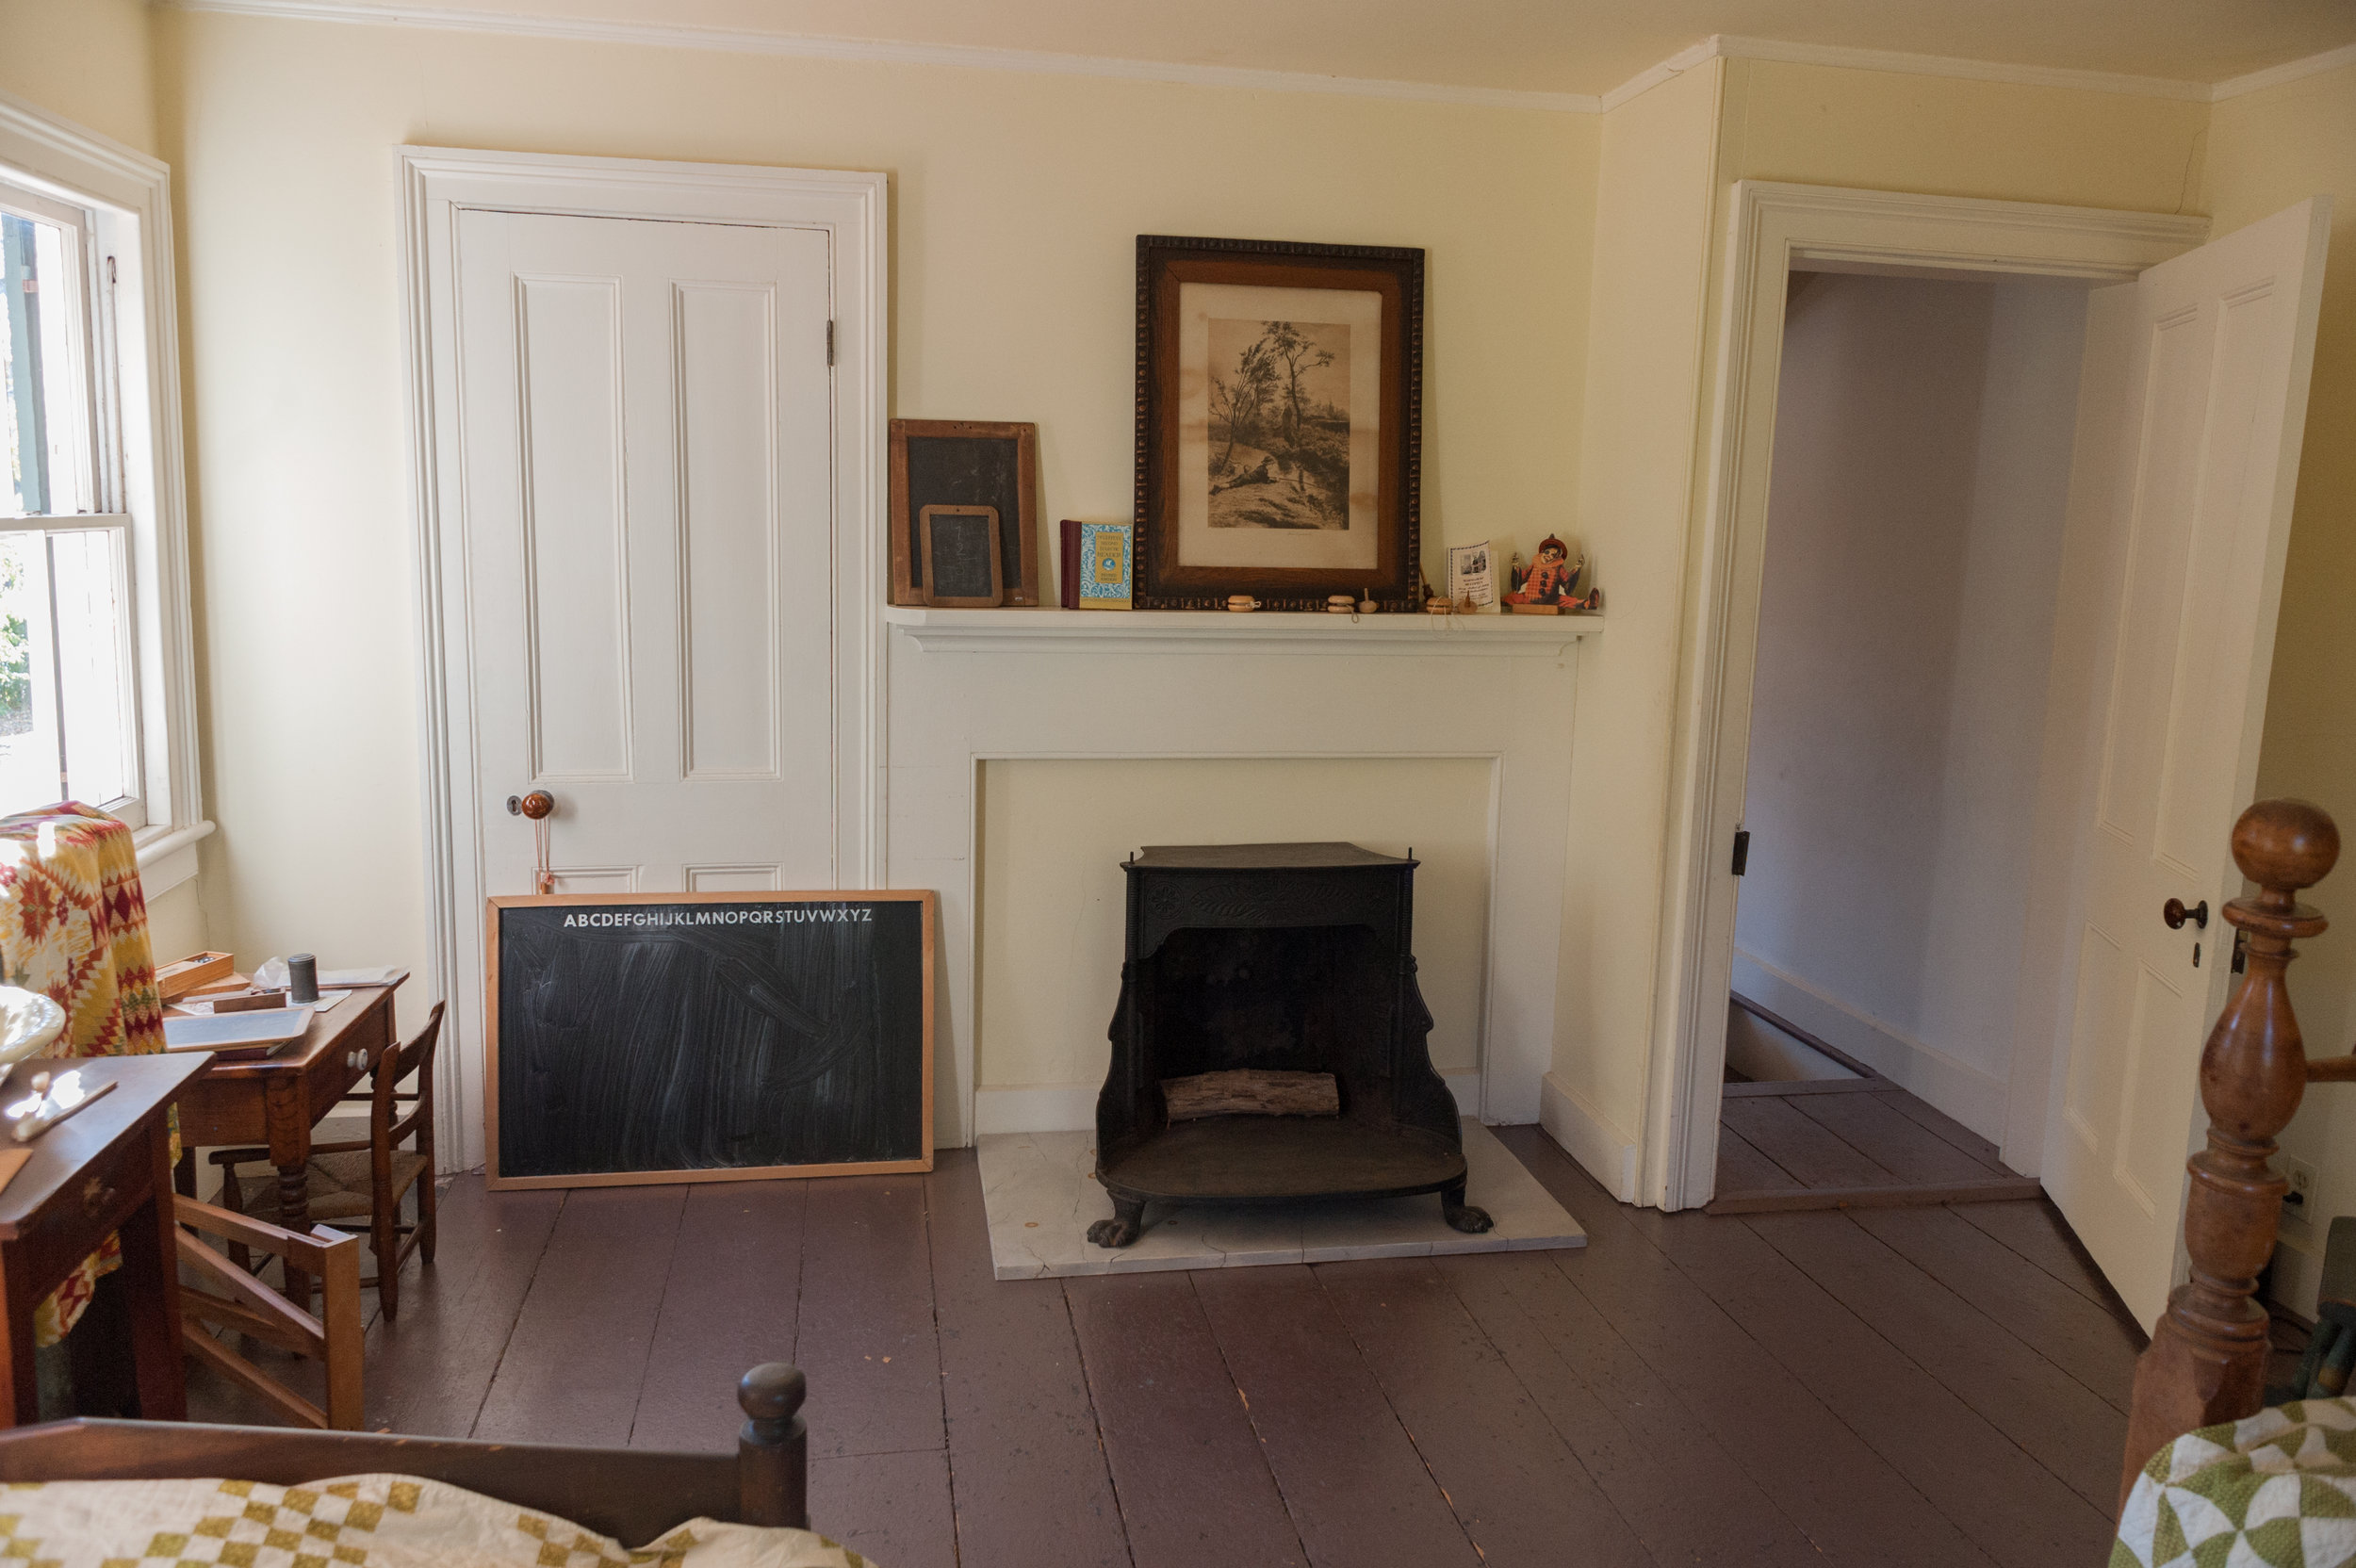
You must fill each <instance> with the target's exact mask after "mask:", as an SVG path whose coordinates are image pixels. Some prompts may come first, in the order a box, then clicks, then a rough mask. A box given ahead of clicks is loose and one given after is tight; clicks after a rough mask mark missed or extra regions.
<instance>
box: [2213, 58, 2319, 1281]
mask: <svg viewBox="0 0 2356 1568" xmlns="http://www.w3.org/2000/svg"><path fill="white" fill-rule="evenodd" d="M2326 193H2328V194H2330V195H2331V197H2332V198H2333V212H2332V215H2331V255H2330V257H2329V259H2328V260H2327V261H2326V262H2325V264H2324V274H2323V315H2322V319H2321V321H2320V323H2319V325H2318V327H2317V331H2316V335H2315V378H2314V380H2313V382H2312V383H2311V384H2310V385H2309V391H2308V394H2307V436H2306V442H2305V446H2304V449H2303V450H2302V452H2301V454H2300V457H2299V497H2298V502H2297V507H2296V510H2295V511H2294V512H2293V514H2292V520H2291V544H2290V559H2289V562H2288V564H2286V566H2285V567H2284V570H2283V575H2282V620H2281V623H2280V625H2279V626H2278V628H2277V629H2276V631H2275V637H2274V675H2273V680H2272V684H2271V686H2270V687H2269V688H2268V693H2267V699H2266V739H2265V742H2264V744H2263V746H2262V749H2261V750H2260V753H2259V760H2258V793H2259V795H2260V796H2261V797H2265V796H2267V795H2299V796H2303V797H2304V798H2306V799H2308V800H2313V801H2315V802H2317V803H2318V804H2320V805H2321V806H2323V807H2324V808H2325V809H2328V810H2329V811H2331V814H2332V815H2333V816H2334V817H2335V818H2336V819H2337V820H2338V822H2339V824H2340V832H2341V834H2342V835H2343V837H2344V838H2345V839H2346V841H2348V844H2349V845H2350V853H2348V854H2344V855H2343V856H2342V858H2341V861H2340V869H2339V870H2338V871H2337V872H2335V873H2334V874H2332V876H2331V879H2330V880H2328V881H2326V882H2324V883H2323V884H2321V885H2320V886H2319V887H2317V888H2316V889H2315V891H2314V892H2312V893H2309V894H2307V895H2306V897H2307V899H2308V901H2309V902H2310V903H2313V904H2315V906H2316V907H2319V908H2321V909H2322V910H2323V911H2324V913H2326V914H2328V915H2330V916H2331V919H2332V922H2333V924H2334V927H2335V928H2334V929H2333V930H2331V931H2329V932H2327V933H2325V934H2324V935H2323V936H2321V937H2318V938H2317V939H2315V940H2314V941H2311V942H2308V943H2305V944H2304V948H2303V956H2301V957H2300V959H2299V963H2298V964H2297V965H2296V966H2294V967H2293V969H2292V970H2291V976H2290V984H2291V996H2292V1000H2293V1001H2294V1003H2295V1004H2296V1005H2297V1006H2298V1008H2299V1022H2300V1024H2301V1026H2302V1028H2303V1029H2304V1031H2305V1034H2306V1037H2307V1049H2308V1054H2311V1055H2324V1054H2337V1053H2339V1052H2343V1051H2347V1050H2348V1049H2349V1047H2350V1046H2351V1044H2356V613H2351V611H2350V596H2351V594H2352V593H2356V439H2352V438H2351V437H2352V435H2356V66H2349V67H2343V68H2342V69H2340V70H2337V71H2331V72H2325V73H2319V74H2317V75H2314V76H2308V77H2305V78H2302V79H2301V80H2299V81H2295V82H2290V83H2287V84H2285V85H2283V86H2282V87H2277V88H2269V89H2267V90H2265V91H2262V92H2252V93H2249V94H2247V95H2245V96H2243V97H2239V98H2230V99H2227V100H2226V101H2225V102H2223V103H2221V104H2218V105H2217V106H2216V107H2215V108H2214V109H2213V110H2212V112H2211V116H2210V122H2209V143H2208V155H2207V158H2206V160H2205V162H2204V164H2203V167H2202V172H2201V201H2202V202H2203V203H2204V204H2206V205H2207V208H2208V210H2209V211H2210V212H2211V213H2213V214H2214V215H2215V216H2216V219H2217V233H2219V234H2226V233H2230V232H2231V231H2233V229H2236V228H2239V227H2241V226H2242V225H2243V224H2245V223H2249V222H2251V221H2255V220H2257V219H2260V218H2264V217H2266V216H2267V215H2268V214H2269V213H2274V212H2279V211H2281V210H2282V208H2284V207H2286V206H2289V205H2291V204H2293V203H2295V202H2299V201H2302V200H2304V199H2305V198H2307V197H2309V196H2314V195H2319V194H2326ZM2351 1140H2356V1096H2350V1095H2349V1094H2348V1092H2347V1091H2346V1090H2344V1089H2339V1090H2335V1089H2331V1088H2328V1087H2325V1088H2318V1089H2316V1090H2315V1091H2314V1092H2313V1093H2311V1094H2310V1095H2309V1096H2308V1099H2307V1102H2306V1103H2305V1104H2304V1105H2303V1106H2302V1107H2301V1108H2300V1110H2299V1118H2298V1119H2297V1120H2295V1121H2294V1122H2292V1123H2291V1125H2290V1127H2289V1129H2288V1130H2287V1131H2286V1132H2285V1133H2284V1134H2283V1136H2282V1147H2283V1148H2284V1149H2285V1150H2287V1151H2288V1152H2291V1153H2293V1154H2295V1155H2299V1156H2300V1157H2302V1158H2304V1159H2306V1160H2308V1161H2309V1162H2311V1163H2312V1164H2314V1165H2315V1166H2316V1168H2317V1175H2318V1177H2319V1184H2318V1191H2317V1194H2316V1198H2315V1202H2314V1210H2315V1218H2314V1220H2313V1222H2312V1223H2311V1225H2310V1226H2309V1227H2308V1228H2307V1230H2306V1231H2305V1232H2304V1233H2301V1232H2300V1231H2299V1230H2298V1229H2296V1228H2292V1229H2287V1230H2286V1233H2285V1238H2286V1239H2287V1240H2289V1241H2290V1242H2291V1244H2292V1245H2293V1246H2294V1247H2308V1248H2312V1249H2313V1250H2315V1251H2316V1252H2317V1253H2319V1252H2320V1250H2321V1247H2322V1241H2323V1233H2324V1232H2325V1230H2326V1229H2327V1228H2328V1224H2327V1222H2328V1220H2329V1219H2330V1217H2331V1216H2333V1215H2344V1214H2356V1142H2352V1141H2351ZM2279 1272H2280V1274H2281V1275H2282V1279H2281V1281H2280V1282H2279V1283H2281V1284H2282V1285H2287V1286H2288V1287H2289V1288H2290V1294H2289V1295H2288V1296H2286V1298H2285V1299H2288V1300H2290V1302H2291V1304H2292V1305H2293V1306H2294V1307H2296V1308H2298V1309H2299V1310H2300V1311H2302V1312H2312V1311H2313V1310H2314V1307H2315V1277H2314V1272H2313V1268H2312V1266H2310V1267H2307V1268H2299V1269H2284V1270H2281V1271H2279Z"/></svg>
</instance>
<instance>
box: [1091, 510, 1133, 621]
mask: <svg viewBox="0 0 2356 1568" xmlns="http://www.w3.org/2000/svg"><path fill="white" fill-rule="evenodd" d="M1130 570H1131V562H1130V557H1129V525H1128V524H1127V523H1082V524H1081V525H1080V591H1079V595H1078V599H1079V607H1080V608H1081V609H1082V610H1126V609H1128V608H1129V596H1130Z"/></svg>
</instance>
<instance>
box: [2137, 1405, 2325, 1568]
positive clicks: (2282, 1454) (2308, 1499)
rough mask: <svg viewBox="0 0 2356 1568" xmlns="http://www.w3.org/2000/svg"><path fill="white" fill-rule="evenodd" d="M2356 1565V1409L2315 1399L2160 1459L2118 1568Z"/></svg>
mask: <svg viewBox="0 0 2356 1568" xmlns="http://www.w3.org/2000/svg"><path fill="white" fill-rule="evenodd" d="M2348 1563H2356V1399H2306V1400H2301V1401H2299V1402H2298V1403H2295V1404H2288V1405H2282V1406H2280V1407H2278V1408H2276V1409H2273V1410H2265V1411H2260V1412H2259V1413H2257V1414H2255V1415H2253V1416H2251V1417H2250V1418H2249V1419H2248V1420H2246V1421H2233V1422H2227V1423H2225V1424H2223V1425H2220V1426H2215V1427H2203V1428H2201V1429H2200V1430H2199V1431H2193V1432H2186V1433H2185V1434H2184V1436H2182V1437H2180V1438H2178V1439H2177V1440H2176V1441H2175V1442H2173V1443H2171V1444H2169V1445H2168V1446H2167V1447H2165V1448H2162V1449H2161V1450H2160V1451H2159V1452H2158V1453H2156V1454H2154V1455H2152V1456H2151V1463H2149V1464H2147V1465H2145V1466H2144V1467H2143V1473H2142V1474H2141V1475H2139V1476H2137V1477H2136V1478H2135V1489H2134V1490H2133V1491H2132V1492H2130V1493H2129V1494H2128V1495H2127V1507H2126V1509H2125V1510H2124V1511H2122V1512H2121V1513H2120V1515H2119V1540H2118V1542H2117V1543H2116V1544H2114V1545H2113V1546H2112V1547H2111V1563H2110V1568H2344V1565H2346V1564H2348Z"/></svg>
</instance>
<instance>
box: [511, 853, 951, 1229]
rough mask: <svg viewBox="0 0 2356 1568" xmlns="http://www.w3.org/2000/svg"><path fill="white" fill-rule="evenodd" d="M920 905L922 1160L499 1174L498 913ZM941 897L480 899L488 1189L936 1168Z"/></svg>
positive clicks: (858, 893)
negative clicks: (624, 908)
mask: <svg viewBox="0 0 2356 1568" xmlns="http://www.w3.org/2000/svg"><path fill="white" fill-rule="evenodd" d="M843 903H861V904H886V903H899V904H908V903H913V904H921V905H922V906H923V907H924V913H923V922H924V1137H923V1143H924V1157H923V1158H921V1159H912V1160H862V1161H853V1162H849V1163H843V1164H834V1165H772V1166H728V1167H724V1168H718V1169H698V1170H608V1171H590V1172H583V1173H578V1174H565V1175H558V1176H506V1175H502V1174H500V1171H499V911H500V910H502V909H515V908H530V909H553V908H564V907H568V906H579V905H597V906H613V905H617V904H618V905H632V904H843ZM939 903H940V895H938V894H937V893H933V892H930V891H917V890H896V889H892V890H874V889H865V888H854V889H836V890H826V891H796V892H771V891H767V890H750V891H744V892H710V893H684V892H682V893H509V894H501V895H499V896H497V897H493V898H488V899H485V900H483V986H484V996H483V1148H484V1164H483V1185H484V1186H486V1187H488V1188H490V1189H491V1190H492V1191H494V1192H520V1191H529V1190H532V1189H533V1188H549V1187H626V1186H627V1187H635V1186H661V1185H666V1184H677V1183H683V1182H774V1181H779V1180H785V1179H801V1178H810V1177H817V1176H902V1175H915V1174H919V1173H922V1172H924V1171H929V1170H931V1169H932V1168H933V967H934V965H935V963H936V962H937V961H938V960H937V957H936V956H935V953H934V950H933V943H934V936H933V930H934V927H935V925H936V924H938V923H939V921H938V917H939V914H940V908H939Z"/></svg>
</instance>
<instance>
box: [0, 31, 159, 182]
mask: <svg viewBox="0 0 2356 1568" xmlns="http://www.w3.org/2000/svg"><path fill="white" fill-rule="evenodd" d="M0 92H10V93H14V94H15V95H16V96H17V97H19V98H23V99H25V100H26V101H27V102H29V103H33V104H38V105H39V106H41V107H42V108H45V109H47V110H48V111H49V112H50V113H52V114H57V115H63V116H64V117H65V118H66V119H68V120H71V121H73V122H75V123H76V124H79V125H83V126H86V127H88V128H89V129H90V130H93V131H96V132H98V133H99V134H100V135H102V136H108V137H112V138H113V139H115V140H117V141H120V142H122V143H123V144H124V145H125V146H128V147H136V148H138V149H139V151H140V152H142V153H153V152H155V69H154V63H153V60H152V57H151V54H150V50H149V47H148V24H147V5H146V0H0Z"/></svg>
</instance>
